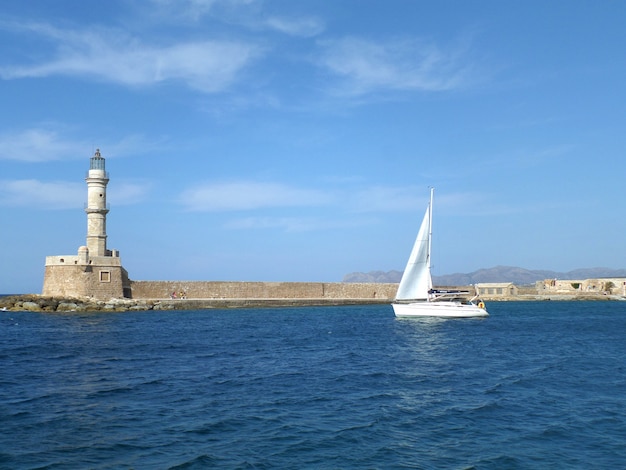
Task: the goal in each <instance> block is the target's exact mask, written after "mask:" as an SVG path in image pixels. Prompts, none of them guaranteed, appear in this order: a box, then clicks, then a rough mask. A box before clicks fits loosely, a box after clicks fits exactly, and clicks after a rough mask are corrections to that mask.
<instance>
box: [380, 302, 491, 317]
mask: <svg viewBox="0 0 626 470" xmlns="http://www.w3.org/2000/svg"><path fill="white" fill-rule="evenodd" d="M391 305H392V307H393V311H394V313H395V314H396V317H447V318H472V317H488V316H489V314H488V313H487V310H485V309H484V308H480V307H478V306H477V305H474V304H466V303H461V302H452V301H450V302H449V301H443V302H426V301H424V302H411V303H393V304H391Z"/></svg>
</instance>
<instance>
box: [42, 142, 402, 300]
mask: <svg viewBox="0 0 626 470" xmlns="http://www.w3.org/2000/svg"><path fill="white" fill-rule="evenodd" d="M85 181H86V183H87V205H86V207H85V213H86V214H87V239H86V244H85V245H83V246H80V247H79V248H78V253H77V254H76V255H61V256H47V257H46V265H45V273H44V282H43V290H42V295H43V296H45V297H60V298H80V299H93V300H102V301H107V300H110V299H125V298H126V299H136V300H137V299H153V300H178V301H180V300H192V299H203V300H204V301H206V302H209V303H211V302H212V303H213V304H214V305H222V304H223V302H225V301H226V302H231V301H237V300H244V299H245V300H246V302H248V303H249V302H250V301H255V302H256V303H255V305H258V302H260V301H269V300H272V301H278V302H283V303H284V304H290V303H294V302H295V303H298V302H300V303H303V304H328V303H332V304H337V303H339V304H341V303H346V302H347V303H371V302H381V303H382V302H388V301H390V300H391V299H393V297H394V296H395V292H396V289H397V285H396V284H359V283H321V282H228V281H132V280H130V278H129V276H128V272H127V271H126V269H124V267H123V266H122V261H121V259H120V254H119V251H117V250H110V249H108V248H107V231H106V219H107V214H108V213H109V206H108V204H107V202H106V200H107V198H106V193H107V184H108V183H109V174H108V173H107V171H106V167H105V159H104V157H102V155H101V154H100V150H96V152H95V153H94V155H93V157H91V160H90V163H89V171H88V173H87V177H86V178H85ZM237 304H240V302H238V303H237Z"/></svg>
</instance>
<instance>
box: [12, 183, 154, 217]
mask: <svg viewBox="0 0 626 470" xmlns="http://www.w3.org/2000/svg"><path fill="white" fill-rule="evenodd" d="M149 190H150V184H148V183H131V182H122V183H119V184H115V187H114V188H113V191H111V198H109V201H110V202H111V203H112V204H114V205H116V206H122V205H129V204H136V203H138V202H141V201H142V200H144V199H145V197H146V195H147V194H148V192H149ZM86 198H87V187H86V185H85V183H79V182H75V181H72V182H69V181H40V180H36V179H21V180H0V206H5V207H24V208H29V209H37V210H61V209H81V208H83V207H84V204H85V201H86Z"/></svg>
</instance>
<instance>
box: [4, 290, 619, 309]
mask: <svg viewBox="0 0 626 470" xmlns="http://www.w3.org/2000/svg"><path fill="white" fill-rule="evenodd" d="M485 300H487V301H488V302H506V301H533V302H536V301H550V300H553V301H624V300H626V298H625V297H623V296H615V295H600V294H598V295H589V294H586V295H578V296H573V295H519V296H515V297H507V298H499V299H485ZM389 303H391V300H390V299H178V300H177V299H110V300H108V301H103V300H94V299H75V298H58V297H44V296H41V295H37V294H27V295H10V296H5V297H0V311H7V312H17V311H22V312H127V311H146V310H202V309H236V308H278V307H315V306H318V307H319V306H338V305H374V304H382V305H384V304H389Z"/></svg>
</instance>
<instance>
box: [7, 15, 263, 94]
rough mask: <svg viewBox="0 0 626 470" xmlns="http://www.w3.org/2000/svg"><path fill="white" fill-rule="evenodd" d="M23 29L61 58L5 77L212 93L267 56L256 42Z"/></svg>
mask: <svg viewBox="0 0 626 470" xmlns="http://www.w3.org/2000/svg"><path fill="white" fill-rule="evenodd" d="M22 29H23V30H26V31H30V32H32V33H35V34H38V35H41V36H44V37H47V38H48V39H51V40H52V41H53V43H54V45H55V46H56V56H55V57H54V58H52V59H50V60H46V61H43V62H42V63H39V64H31V65H23V64H22V65H7V64H4V65H2V66H0V77H2V78H3V79H5V80H9V79H17V78H26V77H46V76H50V75H70V76H82V77H90V78H93V79H96V80H103V81H109V82H113V83H119V84H122V85H128V86H141V85H153V84H156V83H160V82H164V81H168V80H176V81H182V82H183V83H186V84H187V85H188V86H189V87H191V88H195V89H197V90H200V91H203V92H207V93H212V92H217V91H221V90H224V89H226V88H228V87H229V86H230V85H231V84H232V83H233V82H234V81H235V80H236V79H237V75H238V73H239V72H240V71H241V70H242V69H243V68H244V67H246V66H247V65H248V64H250V63H251V62H252V61H254V60H255V59H256V58H257V57H258V56H259V55H261V53H262V51H261V49H260V48H259V47H258V46H256V45H253V44H250V43H245V42H238V41H226V40H214V41H209V40H204V41H192V42H181V43H176V44H171V45H167V46H162V45H151V44H144V43H142V42H141V41H139V40H137V39H136V38H133V37H130V36H128V35H126V34H123V33H121V32H120V31H114V30H99V29H95V28H94V29H91V30H89V31H71V30H70V31H65V30H60V29H56V28H54V27H51V26H48V25H41V24H28V25H22Z"/></svg>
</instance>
